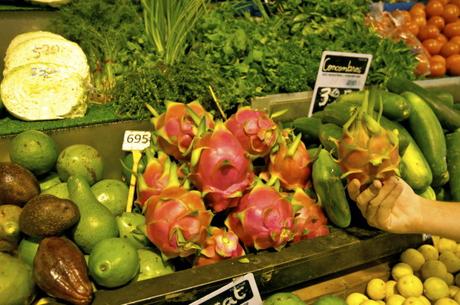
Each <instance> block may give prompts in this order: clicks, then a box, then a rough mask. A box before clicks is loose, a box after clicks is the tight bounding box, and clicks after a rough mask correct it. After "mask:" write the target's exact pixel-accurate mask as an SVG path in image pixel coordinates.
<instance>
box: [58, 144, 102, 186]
mask: <svg viewBox="0 0 460 305" xmlns="http://www.w3.org/2000/svg"><path fill="white" fill-rule="evenodd" d="M56 169H57V173H58V175H59V178H60V179H61V180H62V181H67V179H68V178H69V177H70V176H82V177H84V178H85V179H86V181H88V183H89V184H90V185H93V184H94V183H96V182H97V181H99V180H101V179H102V174H103V171H104V163H103V160H102V156H101V154H100V153H99V152H98V151H97V149H96V148H94V147H92V146H90V145H86V144H74V145H71V146H68V147H66V148H65V149H63V150H62V151H61V153H60V154H59V156H58V159H57V163H56Z"/></svg>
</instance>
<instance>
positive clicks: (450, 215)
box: [348, 177, 460, 241]
mask: <svg viewBox="0 0 460 305" xmlns="http://www.w3.org/2000/svg"><path fill="white" fill-rule="evenodd" d="M360 187H361V185H360V184H359V181H358V180H353V181H351V182H350V183H349V184H348V193H349V195H350V197H351V198H352V199H353V200H354V201H356V203H357V206H358V208H359V209H360V211H361V213H362V214H363V216H364V217H365V218H366V220H367V222H368V223H369V225H371V226H373V227H376V228H379V229H381V230H385V231H389V232H393V233H426V234H431V235H436V236H441V237H445V238H450V239H455V240H457V241H460V202H441V201H434V200H428V199H425V198H423V197H421V196H419V195H417V194H415V193H414V191H413V190H412V188H411V187H410V186H409V185H408V184H407V183H406V182H405V181H404V180H402V179H401V178H398V177H391V178H389V179H387V180H385V181H383V182H381V181H378V180H376V181H374V183H373V184H372V185H370V186H369V187H367V188H366V189H365V190H363V191H360Z"/></svg>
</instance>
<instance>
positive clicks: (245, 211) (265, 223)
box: [225, 185, 294, 250]
mask: <svg viewBox="0 0 460 305" xmlns="http://www.w3.org/2000/svg"><path fill="white" fill-rule="evenodd" d="M293 224H294V211H293V208H292V205H291V203H290V202H289V201H288V200H287V199H285V198H284V197H283V196H282V195H281V194H280V193H279V192H278V191H277V190H276V189H274V188H273V187H271V186H266V185H256V186H255V187H254V188H253V189H252V190H251V191H250V192H249V193H247V194H245V195H244V196H243V197H242V198H241V200H240V203H239V205H238V207H237V208H236V209H235V210H234V211H232V212H231V213H230V214H229V215H228V217H227V219H226V221H225V225H226V226H227V227H228V228H229V230H233V231H234V232H235V233H236V234H237V235H238V237H239V238H240V240H241V241H242V242H243V244H244V245H245V246H247V247H254V248H255V249H256V250H264V249H268V248H275V249H277V250H280V249H281V248H283V247H284V246H285V245H286V244H287V243H288V242H290V241H291V240H292V238H293V232H292V229H293Z"/></svg>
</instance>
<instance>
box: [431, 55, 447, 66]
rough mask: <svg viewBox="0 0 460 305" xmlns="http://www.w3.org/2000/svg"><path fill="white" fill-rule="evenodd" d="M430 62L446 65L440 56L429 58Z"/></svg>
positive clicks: (443, 58)
mask: <svg viewBox="0 0 460 305" xmlns="http://www.w3.org/2000/svg"><path fill="white" fill-rule="evenodd" d="M430 62H440V63H443V64H444V65H445V64H446V58H445V57H442V56H441V55H433V56H431V58H430Z"/></svg>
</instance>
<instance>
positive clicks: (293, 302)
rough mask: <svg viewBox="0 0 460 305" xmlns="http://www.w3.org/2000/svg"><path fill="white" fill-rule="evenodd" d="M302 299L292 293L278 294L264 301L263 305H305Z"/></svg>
mask: <svg viewBox="0 0 460 305" xmlns="http://www.w3.org/2000/svg"><path fill="white" fill-rule="evenodd" d="M305 304H306V303H305V302H304V301H302V299H301V298H299V297H298V296H296V295H295V294H293V293H291V292H278V293H275V294H272V295H271V296H269V297H268V298H267V299H266V300H264V303H263V305H305Z"/></svg>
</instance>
